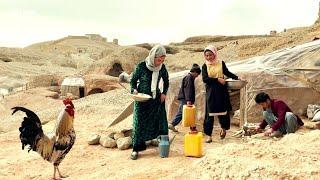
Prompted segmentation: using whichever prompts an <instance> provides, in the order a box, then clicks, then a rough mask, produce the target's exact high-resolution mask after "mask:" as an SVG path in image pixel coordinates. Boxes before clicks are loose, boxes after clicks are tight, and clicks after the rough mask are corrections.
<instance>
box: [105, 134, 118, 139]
mask: <svg viewBox="0 0 320 180" xmlns="http://www.w3.org/2000/svg"><path fill="white" fill-rule="evenodd" d="M115 134H116V132H107V134H106V136H107V137H109V138H111V139H113V136H114V135H115Z"/></svg>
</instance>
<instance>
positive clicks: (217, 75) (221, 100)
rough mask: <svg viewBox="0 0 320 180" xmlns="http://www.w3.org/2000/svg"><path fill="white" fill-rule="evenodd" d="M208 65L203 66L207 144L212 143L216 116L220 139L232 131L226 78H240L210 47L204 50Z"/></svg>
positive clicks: (204, 124) (214, 49)
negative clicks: (215, 117) (219, 128)
mask: <svg viewBox="0 0 320 180" xmlns="http://www.w3.org/2000/svg"><path fill="white" fill-rule="evenodd" d="M204 57H205V59H206V63H205V64H203V66H202V79H203V82H204V83H205V84H206V113H205V120H204V123H203V129H204V133H205V134H206V136H207V137H206V142H207V143H211V142H212V138H211V135H212V130H213V124H214V123H213V122H214V116H218V118H219V123H220V126H221V131H220V138H221V139H224V138H225V136H226V133H227V132H226V131H227V130H228V129H230V116H229V112H230V111H231V110H232V107H231V103H230V97H229V93H228V90H227V86H226V82H225V78H224V76H225V75H226V76H227V77H229V78H232V79H238V76H236V75H234V74H233V73H231V72H230V71H229V70H228V68H227V66H226V64H225V63H224V61H221V60H219V59H218V58H217V50H216V48H215V47H214V46H212V45H209V46H208V47H207V48H205V50H204Z"/></svg>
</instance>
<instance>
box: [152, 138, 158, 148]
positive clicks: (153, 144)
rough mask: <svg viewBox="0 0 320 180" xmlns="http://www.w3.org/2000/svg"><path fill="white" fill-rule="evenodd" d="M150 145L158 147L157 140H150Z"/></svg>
mask: <svg viewBox="0 0 320 180" xmlns="http://www.w3.org/2000/svg"><path fill="white" fill-rule="evenodd" d="M151 145H152V146H156V147H158V145H159V142H158V140H157V139H152V140H151Z"/></svg>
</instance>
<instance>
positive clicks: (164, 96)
mask: <svg viewBox="0 0 320 180" xmlns="http://www.w3.org/2000/svg"><path fill="white" fill-rule="evenodd" d="M166 97H167V96H166V95H165V94H161V96H160V100H161V103H163V102H164V101H165V100H166Z"/></svg>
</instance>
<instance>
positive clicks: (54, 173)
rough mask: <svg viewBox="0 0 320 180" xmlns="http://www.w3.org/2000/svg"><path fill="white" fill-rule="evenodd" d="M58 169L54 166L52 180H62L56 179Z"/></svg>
mask: <svg viewBox="0 0 320 180" xmlns="http://www.w3.org/2000/svg"><path fill="white" fill-rule="evenodd" d="M56 169H57V167H56V166H53V177H52V180H58V179H60V178H58V179H57V178H56Z"/></svg>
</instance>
